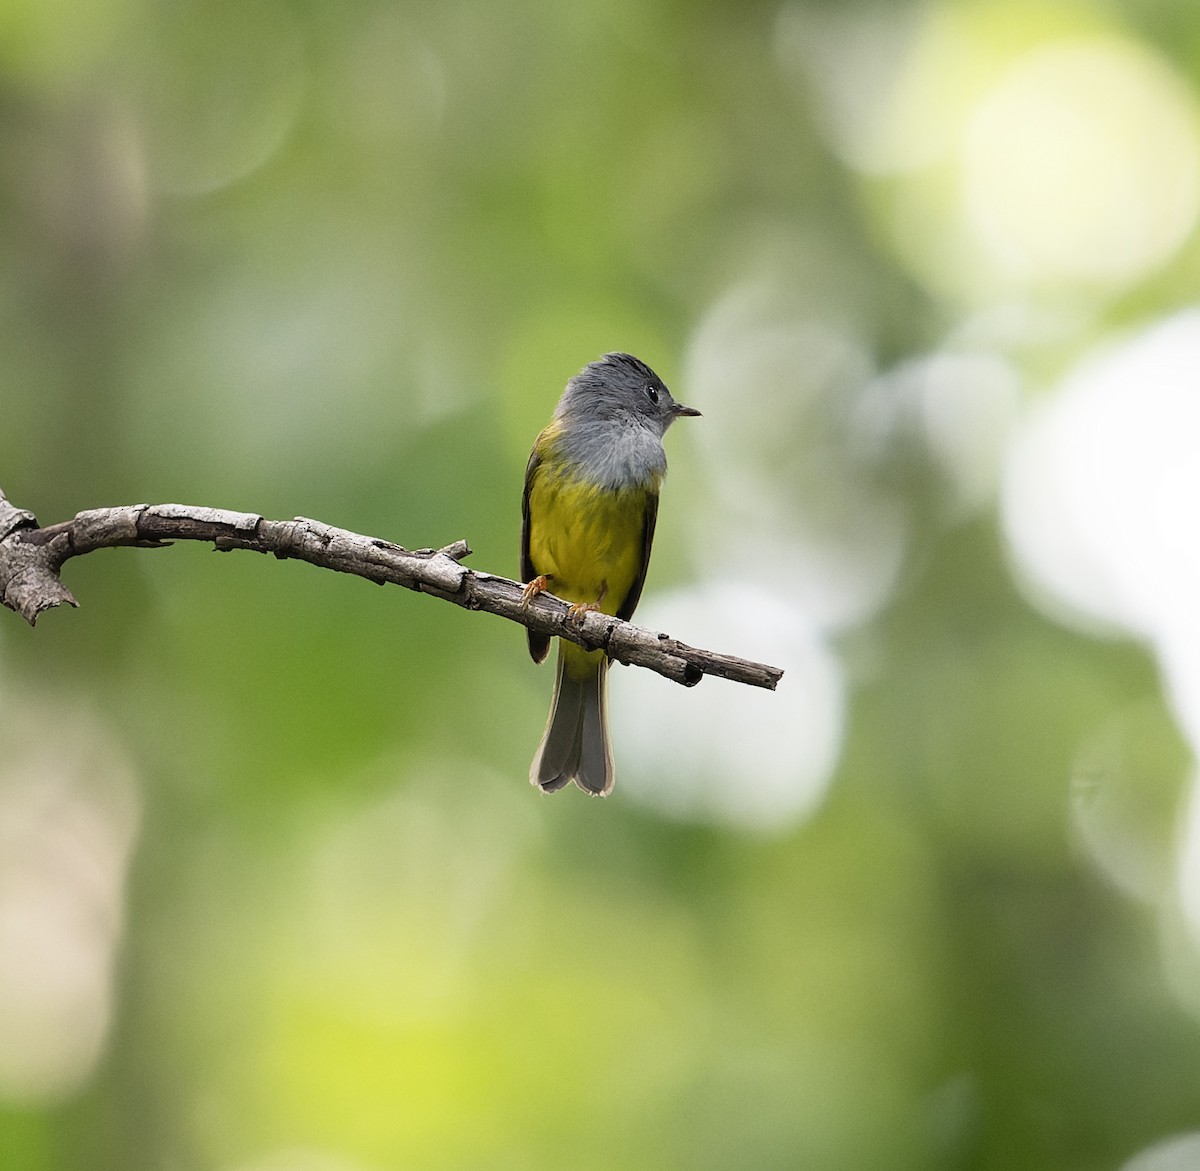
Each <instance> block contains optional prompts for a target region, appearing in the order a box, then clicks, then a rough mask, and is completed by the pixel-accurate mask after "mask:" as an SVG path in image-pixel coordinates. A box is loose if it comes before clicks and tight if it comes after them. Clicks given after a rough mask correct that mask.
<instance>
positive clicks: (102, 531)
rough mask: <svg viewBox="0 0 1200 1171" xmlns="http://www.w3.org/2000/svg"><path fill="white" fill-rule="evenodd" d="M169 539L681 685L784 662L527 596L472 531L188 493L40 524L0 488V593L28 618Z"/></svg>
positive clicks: (771, 680)
mask: <svg viewBox="0 0 1200 1171" xmlns="http://www.w3.org/2000/svg"><path fill="white" fill-rule="evenodd" d="M172 541H207V542H210V543H212V544H213V545H214V546H215V547H216V548H217V549H218V550H221V551H227V550H230V549H249V550H251V551H252V552H255V553H271V554H273V555H274V556H276V557H278V558H280V559H288V558H290V559H292V560H296V561H307V562H308V563H309V564H310V565H316V566H319V567H321V568H322V569H333V570H336V571H337V572H339V573H349V574H353V575H354V576H356V577H363V578H366V579H367V580H368V581H373V582H377V583H379V584H380V585H383V584H384V583H387V582H390V583H392V584H394V585H401V586H404V587H406V588H407V589H410V590H416V591H417V592H419V593H424V594H432V595H434V596H435V597H438V598H444V599H445V600H446V601H448V602H453V603H454V604H455V605H456V606H462V607H464V608H465V609H468V610H486V611H487V612H488V613H490V614H499V615H500V616H501V617H502V618H508V619H511V620H512V621H513V622H519V623H520V624H521V625H522V626H527V627H529V628H530V629H531V630H536V631H540V632H541V633H543V634H550V635H558V636H560V637H562V638H569V639H571V640H572V641H573V642H577V643H579V644H580V645H581V646H585V647H587V648H588V649H591V650H597V649H599V650H605V651H607V652H608V654H609V656H610V657H611V658H614V659H617V660H618V661H620V662H622V663H630V664H632V665H635V666H638V667H647V668H649V669H650V670H651V671H657V672H658V674H660V675H664V676H666V678H668V679H673V680H674V681H675V682H676V683H682V684H683V685H684V686H685V687H691V686H692V685H693V684H695V683H699V682H700V679H701V678H702V677H703V676H705V675H719V676H721V677H722V678H724V679H730V680H732V681H734V682H735V683H747V684H749V685H751V686H752V687H766V688H769V689H771V690H774V688H775V685H776V684H777V683H778V682H779V680H780V678H781V677H782V676H783V671H782V670H780V668H778V667H769V666H767V665H766V664H765V663H754V662H751V661H749V660H747V659H739V658H736V657H734V656H733V655H722V654H717V653H716V652H715V651H707V650H702V649H698V648H696V647H691V646H688V645H687V644H686V643H682V642H677V641H676V640H675V639H673V638H669V637H668V636H667V635H665V634H659V633H657V632H655V631H652V630H646V629H645V628H643V627H640V626H634V625H633V624H632V623H629V622H623V621H621V619H619V618H613V617H611V616H610V615H607V614H600V613H596V612H589V613H585V614H583V615H582V616H581V617H578V618H575V617H572V616H571V615H570V613H569V607H568V605H567V603H566V602H564V601H562V600H561V599H560V598H556V597H554V596H553V595H552V594H540V595H539V596H538V597H536V598H534V599H533V600H532V601H531V602H529V603H528V604H525V603H524V602H523V600H522V587H521V585H520V584H519V583H518V582H515V581H511V580H509V579H508V578H505V577H496V576H495V575H493V574H490V573H481V572H479V571H478V570H473V569H468V568H467V567H466V566H465V565H462V564H460V562H461V561H462V560H463V558H464V557H467V556H468V555H469V554H470V552H471V550H470V547H469V546H468V545H467V543H466V541H455V542H454V543H453V544H450V545H447V546H445V547H444V548H442V549H417V550H415V551H414V550H409V549H404V548H402V547H401V546H400V545H394V544H392V543H391V542H390V541H383V540H380V539H379V538H378V537H366V536H362V535H361V534H359V533H352V532H349V531H348V530H346V529H337V528H333V527H332V526H330V525H327V524H322V523H321V522H320V521H316V520H308V519H307V518H305V517H296V518H295V519H294V520H283V521H281V520H267V519H265V518H264V517H261V516H258V515H257V514H255V513H248V512H229V511H228V510H226V509H220V508H196V507H192V506H189V505H183V504H133V505H126V506H122V507H118V508H96V509H90V510H88V511H87V512H81V513H79V514H77V515H76V516H75V518H74V519H73V520H69V521H65V522H63V523H62V524H56V525H50V526H48V527H46V528H39V527H38V523H37V519H36V518H35V517H34V515H33V513H31V512H27V511H25V510H24V509H20V508H15V507H14V506H13V505H11V504H10V503H9V502H8V500H7V499H6V498H5V496H4V493H3V491H2V490H0V601H2V602H3V603H4V605H6V606H7V607H8V608H9V609H10V610H15V611H16V612H17V613H18V614H20V615H21V616H22V617H23V618H24V619H25V620H26V621H27V622H29V624H30V625H31V626H32V625H34V624H35V623H36V622H37V618H38V615H39V614H41V613H42V612H43V611H44V610H48V609H51V608H52V607H54V606H61V605H63V604H64V603H66V604H67V605H71V606H77V605H78V604H79V603H78V602H76V600H75V598H74V597H73V596H72V594H71V591H70V590H68V589H67V588H66V586H64V585H63V584H62V582H61V581H60V580H59V572H60V570H61V569H62V566H63V564H64V563H65V562H66V561H68V560H69V559H70V558H72V557H78V556H80V555H82V554H84V553H90V552H91V551H92V550H93V549H110V548H115V547H118V546H122V545H132V546H137V547H140V548H162V547H163V546H165V545H167V544H170V543H171V542H172Z"/></svg>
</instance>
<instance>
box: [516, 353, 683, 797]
mask: <svg viewBox="0 0 1200 1171" xmlns="http://www.w3.org/2000/svg"><path fill="white" fill-rule="evenodd" d="M699 414H700V412H699V411H698V410H696V409H695V408H694V407H685V406H683V405H682V404H681V403H677V402H676V401H675V400H674V399H673V398H672V397H671V392H670V391H669V390H668V389H667V387H666V385H665V384H664V383H663V381H662V379H661V378H659V377H658V375H657V374H655V373H654V371H653V370H651V369H650V367H649V366H647V365H646V363H645V362H643V361H641V360H640V359H638V358H635V357H634V356H633V355H632V354H626V353H611V354H604V355H603V356H602V357H600V358H599V359H597V360H596V361H595V362H591V363H589V364H588V365H587V366H585V367H584V368H583V369H582V370H580V372H579V373H578V374H576V375H575V376H574V377H573V378H571V379H570V381H568V383H567V385H566V389H565V390H564V391H563V393H562V397H561V398H560V399H559V400H558V405H557V406H556V407H555V409H554V415H553V417H552V418H551V420H550V422H549V424H547V426H546V427H545V428H543V430H542V431H541V432H540V433H539V434H538V437H537V439H536V440H535V441H534V444H533V451H532V452H531V453H530V456H529V463H528V465H527V466H526V468H525V491H524V494H523V497H522V503H521V580H522V582H523V583H525V589H524V591H523V595H522V598H523V602H524V604H525V605H528V604H529V602H530V601H531V600H532V599H533V598H534V597H536V596H537V595H538V594H539V593H542V592H546V591H549V592H551V593H553V594H554V595H555V596H556V597H559V598H561V599H563V600H564V601H566V602H569V603H571V610H570V613H571V616H572V617H575V618H578V617H579V616H581V615H582V614H584V613H586V612H587V611H589V610H598V611H600V612H601V613H604V614H612V615H615V616H616V617H618V618H623V619H628V618H631V617H632V616H633V612H634V609H635V608H636V606H637V604H638V599H639V598H640V597H641V594H642V586H643V585H644V584H645V581H646V569H647V567H648V566H649V563H650V548H651V545H652V544H653V541H654V526H655V522H656V521H657V519H658V497H659V490H660V488H661V487H662V482H663V478H664V477H665V476H666V473H667V456H666V452H665V450H664V449H663V436H664V434H665V433H666V430H667V428H668V427H670V425H671V424H672V423H673V422H674V421H675V420H676V419H679V418H683V417H685V416H698V415H699ZM527 635H528V640H529V653H530V655H531V656H532V658H533V661H534V662H535V663H541V662H543V661H544V660H545V658H546V655H547V654H548V652H549V650H550V637H551V636H550V635H548V634H543V633H541V632H538V631H535V630H532V629H528V628H527ZM558 643H559V645H558V663H557V668H556V672H555V678H554V697H553V699H552V701H551V704H550V715H549V718H548V719H547V721H546V730H545V732H544V733H543V735H542V740H541V743H540V744H539V746H538V750H537V753H536V755H535V756H534V758H533V764H532V766H531V767H530V771H529V780H530V782H531V783H532V784H534V785H536V786H537V787H538V788H540V789H541V790H542V791H543V792H544V793H554V792H557V791H558V790H559V789H562V788H564V787H565V786H567V785H568V784H570V783H571V782H572V781H574V782H575V784H576V785H577V786H578V787H579V788H580V789H582V790H583V791H584V792H585V793H588V794H590V795H592V796H595V797H604V796H607V795H608V794H609V793H611V792H612V788H613V783H614V781H615V779H616V772H615V769H614V765H613V755H612V748H611V745H610V742H609V732H608V704H607V697H606V679H607V675H608V656H607V655H606V653H605V652H604V651H603V650H594V651H589V650H586V649H585V648H584V647H582V646H579V645H578V644H577V643H574V642H572V641H570V640H569V639H565V638H560V639H559V640H558Z"/></svg>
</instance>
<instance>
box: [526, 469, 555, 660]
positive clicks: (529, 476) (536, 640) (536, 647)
mask: <svg viewBox="0 0 1200 1171" xmlns="http://www.w3.org/2000/svg"><path fill="white" fill-rule="evenodd" d="M541 462H542V460H541V456H539V455H538V451H537V448H536V447H535V448H534V449H533V450H532V451H531V452H530V453H529V463H528V464H526V466H525V491H524V492H523V493H522V495H521V580H522V581H523V582H528V581H532V580H533V579H534V578H535V577H537V570H536V569H534V567H533V562H532V561H530V560H529V488H530V485H531V484H532V483H533V474H534V472H536V471H537V467H538V464H540V463H541ZM525 634H526V636H527V637H528V639H529V654H530V656H531V657H532V659H533V661H534V662H535V663H540V662H542V660H543V659H545V657H546V655H547V654H548V653H549V651H550V636H549V635H548V634H539V633H537V631H534V630H530V629H529V627H526V628H525Z"/></svg>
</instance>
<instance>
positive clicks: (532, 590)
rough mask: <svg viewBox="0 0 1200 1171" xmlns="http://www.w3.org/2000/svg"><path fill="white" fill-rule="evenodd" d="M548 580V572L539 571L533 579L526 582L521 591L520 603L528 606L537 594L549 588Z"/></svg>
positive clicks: (549, 579)
mask: <svg viewBox="0 0 1200 1171" xmlns="http://www.w3.org/2000/svg"><path fill="white" fill-rule="evenodd" d="M550 581H551V576H550V574H548V573H539V574H538V575H537V577H535V578H534V579H533V581H531V582H528V583H526V586H525V588H524V589H523V590H522V591H521V605H522V606H528V605H529V603H530V602H532V601H533V599H534V598H536V597H537V596H538V594H544V593H545V592H546V591H547V590H548V589H549V588H550Z"/></svg>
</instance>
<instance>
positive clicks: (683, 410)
mask: <svg viewBox="0 0 1200 1171" xmlns="http://www.w3.org/2000/svg"><path fill="white" fill-rule="evenodd" d="M674 413H675V417H676V418H678V417H679V416H680V415H692V416H694V417H695V418H697V419H698V418H699V417H700V412H699V411H698V410H696V408H695V407H685V406H684V405H683V404H682V403H676V404H675V412H674Z"/></svg>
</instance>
